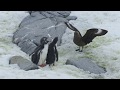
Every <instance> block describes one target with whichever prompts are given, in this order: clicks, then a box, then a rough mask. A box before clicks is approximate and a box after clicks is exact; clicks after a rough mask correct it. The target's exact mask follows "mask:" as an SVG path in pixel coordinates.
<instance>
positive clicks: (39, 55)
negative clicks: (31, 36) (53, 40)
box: [31, 37, 49, 65]
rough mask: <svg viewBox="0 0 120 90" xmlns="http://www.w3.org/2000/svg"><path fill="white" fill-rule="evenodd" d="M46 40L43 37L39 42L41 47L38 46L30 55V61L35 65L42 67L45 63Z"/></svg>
mask: <svg viewBox="0 0 120 90" xmlns="http://www.w3.org/2000/svg"><path fill="white" fill-rule="evenodd" d="M47 39H48V38H47V37H43V38H42V39H41V40H40V42H41V45H39V46H38V47H37V48H36V49H35V51H34V52H33V53H32V56H31V61H32V62H33V63H34V64H36V65H42V64H44V63H45V60H46V56H47V52H48V42H49V41H48V40H47Z"/></svg>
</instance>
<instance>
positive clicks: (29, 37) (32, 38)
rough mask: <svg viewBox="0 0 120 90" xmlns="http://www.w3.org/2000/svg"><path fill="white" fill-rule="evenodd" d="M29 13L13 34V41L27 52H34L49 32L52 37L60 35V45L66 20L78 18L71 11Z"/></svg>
mask: <svg viewBox="0 0 120 90" xmlns="http://www.w3.org/2000/svg"><path fill="white" fill-rule="evenodd" d="M29 13H30V15H28V16H27V17H25V18H24V19H23V21H22V22H21V23H20V25H19V27H18V29H17V30H16V32H14V35H13V43H15V44H17V45H18V46H19V47H20V48H21V50H22V51H24V52H25V53H27V54H31V53H32V52H34V50H35V48H36V47H37V45H40V39H41V38H42V37H44V36H46V37H48V34H50V35H51V37H52V38H55V37H58V43H57V45H58V46H59V45H60V44H61V42H62V41H61V38H62V36H63V34H64V33H65V30H66V28H67V27H66V25H65V24H64V22H69V21H70V20H76V19H77V17H75V16H70V13H71V12H70V11H29Z"/></svg>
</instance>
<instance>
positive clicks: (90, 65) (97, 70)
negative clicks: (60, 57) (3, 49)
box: [66, 58, 106, 74]
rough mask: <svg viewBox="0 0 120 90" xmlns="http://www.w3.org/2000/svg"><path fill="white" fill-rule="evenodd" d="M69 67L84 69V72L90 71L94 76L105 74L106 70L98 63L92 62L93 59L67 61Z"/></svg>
mask: <svg viewBox="0 0 120 90" xmlns="http://www.w3.org/2000/svg"><path fill="white" fill-rule="evenodd" d="M66 64H67V65H74V66H75V67H77V68H80V69H83V70H84V71H89V72H90V73H94V74H101V73H105V72H106V70H105V69H104V68H102V67H100V66H99V65H97V64H96V63H94V62H92V60H91V59H88V58H81V59H80V60H67V61H66Z"/></svg>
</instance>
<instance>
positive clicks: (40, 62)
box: [38, 44, 48, 65]
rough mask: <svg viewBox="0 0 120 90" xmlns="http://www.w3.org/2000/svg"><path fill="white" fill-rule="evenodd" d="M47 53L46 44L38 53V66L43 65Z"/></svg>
mask: <svg viewBox="0 0 120 90" xmlns="http://www.w3.org/2000/svg"><path fill="white" fill-rule="evenodd" d="M47 53H48V44H46V45H45V46H44V48H43V50H42V51H41V53H40V60H39V63H38V65H42V64H44V63H45V61H46V57H47Z"/></svg>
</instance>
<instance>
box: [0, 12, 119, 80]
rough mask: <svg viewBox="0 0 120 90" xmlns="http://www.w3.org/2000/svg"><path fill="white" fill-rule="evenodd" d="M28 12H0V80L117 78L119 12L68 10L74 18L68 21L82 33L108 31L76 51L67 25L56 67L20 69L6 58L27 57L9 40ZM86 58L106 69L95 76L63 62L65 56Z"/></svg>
mask: <svg viewBox="0 0 120 90" xmlns="http://www.w3.org/2000/svg"><path fill="white" fill-rule="evenodd" d="M27 15H28V13H26V11H0V79H96V78H100V79H101V78H103V79H120V32H119V29H120V11H72V13H71V16H72V15H74V16H77V17H78V19H77V20H75V21H70V23H72V24H73V25H74V26H75V27H76V28H77V29H78V30H79V31H80V32H81V34H82V35H84V34H85V32H86V30H87V29H90V28H101V29H105V30H108V33H107V34H106V35H104V36H101V37H97V38H95V39H94V40H93V42H92V43H90V44H88V45H87V46H85V48H84V49H83V52H76V51H75V49H77V48H78V47H77V46H76V45H75V44H74V43H73V41H72V39H73V35H74V33H73V31H71V30H69V29H68V28H67V30H66V33H65V34H64V36H63V38H62V39H63V40H62V41H63V43H62V45H61V46H59V47H58V52H59V61H58V62H57V63H56V66H54V67H49V66H46V67H44V68H40V69H38V70H31V71H24V70H21V69H20V68H19V67H18V66H17V65H9V58H10V57H12V56H16V55H19V56H22V57H24V58H27V59H29V60H30V57H29V56H28V55H27V54H25V53H24V52H22V51H21V50H20V48H19V47H18V46H17V45H15V44H13V43H12V36H13V33H14V32H15V31H16V29H17V27H18V25H19V24H20V22H21V21H22V19H23V18H24V17H26V16H27ZM81 57H84V58H90V59H92V60H93V62H95V63H97V64H98V65H100V66H102V67H104V68H106V69H107V72H106V73H103V74H100V75H97V74H93V73H92V74H90V73H89V72H87V71H84V70H82V69H78V68H76V67H74V66H72V65H65V62H66V60H67V59H73V60H74V59H79V58H81Z"/></svg>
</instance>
